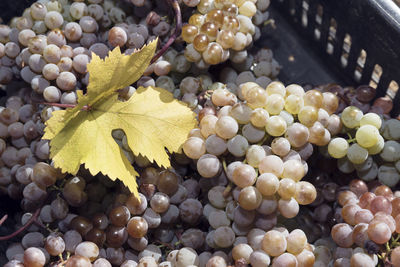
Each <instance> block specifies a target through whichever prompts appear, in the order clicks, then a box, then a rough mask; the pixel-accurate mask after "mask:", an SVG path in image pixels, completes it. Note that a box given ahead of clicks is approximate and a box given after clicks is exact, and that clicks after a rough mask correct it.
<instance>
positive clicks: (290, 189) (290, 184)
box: [278, 178, 296, 199]
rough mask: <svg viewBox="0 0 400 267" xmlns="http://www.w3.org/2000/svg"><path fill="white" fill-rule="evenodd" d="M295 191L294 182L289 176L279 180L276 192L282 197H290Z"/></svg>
mask: <svg viewBox="0 0 400 267" xmlns="http://www.w3.org/2000/svg"><path fill="white" fill-rule="evenodd" d="M295 192H296V182H295V181H293V180H292V179H290V178H283V179H281V180H280V182H279V188H278V194H279V196H280V197H281V198H283V199H290V198H291V197H293V196H294V194H295Z"/></svg>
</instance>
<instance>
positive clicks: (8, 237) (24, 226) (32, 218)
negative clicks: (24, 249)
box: [0, 208, 40, 241]
mask: <svg viewBox="0 0 400 267" xmlns="http://www.w3.org/2000/svg"><path fill="white" fill-rule="evenodd" d="M39 214H40V208H38V209H37V210H36V211H35V213H34V214H33V215H32V217H31V218H30V219H29V220H28V221H27V222H26V223H25V224H24V225H23V226H22V227H21V228H19V229H18V230H17V231H15V232H14V233H12V234H9V235H6V236H0V241H4V240H9V239H11V238H13V237H15V236H17V235H18V234H19V233H21V232H23V231H24V230H25V229H27V228H28V227H29V226H31V224H32V223H34V222H35V221H36V219H37V218H38V216H39ZM3 218H4V217H3Z"/></svg>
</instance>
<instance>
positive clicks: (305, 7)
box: [301, 1, 308, 28]
mask: <svg viewBox="0 0 400 267" xmlns="http://www.w3.org/2000/svg"><path fill="white" fill-rule="evenodd" d="M302 11H303V12H302V16H301V25H302V26H303V27H304V28H307V25H308V15H307V13H308V2H307V1H303V2H302Z"/></svg>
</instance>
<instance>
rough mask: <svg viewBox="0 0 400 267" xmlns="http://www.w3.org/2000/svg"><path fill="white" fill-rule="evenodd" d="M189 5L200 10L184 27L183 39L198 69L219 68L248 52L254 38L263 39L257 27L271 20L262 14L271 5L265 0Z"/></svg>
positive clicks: (216, 0) (205, 0) (222, 0)
mask: <svg viewBox="0 0 400 267" xmlns="http://www.w3.org/2000/svg"><path fill="white" fill-rule="evenodd" d="M255 2H257V5H258V6H257V5H256V3H255ZM258 2H260V3H258ZM185 4H187V5H188V6H191V7H194V6H196V7H197V13H194V14H193V15H191V16H190V18H189V20H188V24H185V25H184V26H183V27H182V39H183V40H184V41H185V42H186V43H187V46H186V48H185V57H186V59H187V60H188V61H190V62H195V63H196V65H198V66H208V65H216V64H219V63H221V62H224V61H226V60H228V59H229V58H234V57H235V56H236V54H237V53H240V52H241V51H245V49H246V48H247V47H248V46H249V45H250V44H251V43H252V42H253V38H254V39H255V40H256V39H258V38H259V37H260V29H259V28H258V27H257V26H256V25H261V24H262V23H264V21H265V20H267V18H268V15H267V14H266V13H262V12H264V11H265V10H266V9H267V8H268V5H269V1H265V0H262V1H251V0H248V1H242V0H240V1H234V0H200V1H186V3H185ZM258 7H259V9H258ZM257 12H258V13H257ZM252 18H254V19H253V21H252ZM253 22H254V23H255V24H256V25H254V24H253ZM256 32H257V34H256Z"/></svg>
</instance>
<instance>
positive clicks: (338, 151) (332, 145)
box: [328, 137, 349, 159]
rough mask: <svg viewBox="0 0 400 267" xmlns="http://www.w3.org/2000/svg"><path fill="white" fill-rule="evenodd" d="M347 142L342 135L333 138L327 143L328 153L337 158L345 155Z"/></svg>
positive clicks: (347, 146)
mask: <svg viewBox="0 0 400 267" xmlns="http://www.w3.org/2000/svg"><path fill="white" fill-rule="evenodd" d="M348 148H349V143H348V142H347V141H346V139H344V138H342V137H336V138H333V139H332V140H331V141H330V142H329V145H328V153H329V155H331V156H332V157H334V158H336V159H339V158H343V157H344V156H346V155H347V150H348Z"/></svg>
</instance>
